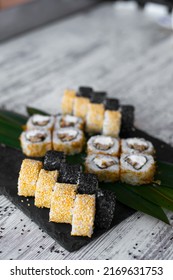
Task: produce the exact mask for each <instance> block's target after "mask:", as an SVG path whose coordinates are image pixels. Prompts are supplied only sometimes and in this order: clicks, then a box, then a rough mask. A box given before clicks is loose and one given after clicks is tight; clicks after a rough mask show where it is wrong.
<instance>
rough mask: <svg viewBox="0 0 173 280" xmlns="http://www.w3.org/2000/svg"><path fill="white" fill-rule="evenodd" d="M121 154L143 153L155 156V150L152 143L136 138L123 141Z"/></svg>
mask: <svg viewBox="0 0 173 280" xmlns="http://www.w3.org/2000/svg"><path fill="white" fill-rule="evenodd" d="M121 152H122V153H123V154H133V153H143V154H147V155H154V154H155V149H154V146H153V144H152V143H151V142H150V141H147V140H145V139H143V138H136V137H134V138H128V139H122V140H121Z"/></svg>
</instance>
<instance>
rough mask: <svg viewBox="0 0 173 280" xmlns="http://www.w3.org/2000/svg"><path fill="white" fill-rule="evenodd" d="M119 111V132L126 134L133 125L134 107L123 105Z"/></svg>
mask: <svg viewBox="0 0 173 280" xmlns="http://www.w3.org/2000/svg"><path fill="white" fill-rule="evenodd" d="M120 111H121V114H122V122H121V134H122V135H123V136H126V135H127V134H128V133H129V132H131V131H132V129H133V127H134V119H135V114H134V112H135V108H134V107H133V106H131V105H123V106H121V109H120Z"/></svg>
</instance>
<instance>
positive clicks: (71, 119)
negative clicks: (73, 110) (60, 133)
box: [54, 115, 84, 130]
mask: <svg viewBox="0 0 173 280" xmlns="http://www.w3.org/2000/svg"><path fill="white" fill-rule="evenodd" d="M64 127H75V128H78V129H81V130H83V129H84V121H83V119H82V118H79V117H76V116H72V115H59V116H57V117H56V119H55V126H54V130H57V129H59V128H64Z"/></svg>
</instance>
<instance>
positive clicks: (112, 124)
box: [103, 110, 121, 137]
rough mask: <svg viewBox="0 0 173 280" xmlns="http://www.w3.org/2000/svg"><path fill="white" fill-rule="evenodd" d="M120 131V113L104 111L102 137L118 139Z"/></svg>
mask: <svg viewBox="0 0 173 280" xmlns="http://www.w3.org/2000/svg"><path fill="white" fill-rule="evenodd" d="M120 129H121V112H119V111H113V110H106V111H105V114H104V121H103V135H108V136H112V137H119V133H120Z"/></svg>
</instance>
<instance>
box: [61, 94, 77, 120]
mask: <svg viewBox="0 0 173 280" xmlns="http://www.w3.org/2000/svg"><path fill="white" fill-rule="evenodd" d="M75 97H76V91H75V90H71V89H66V90H65V92H64V95H63V98H62V103H61V108H62V113H63V114H70V115H71V114H72V113H73V104H74V99H75Z"/></svg>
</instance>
